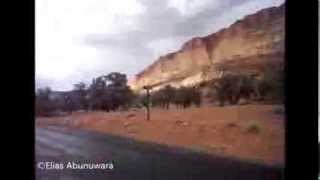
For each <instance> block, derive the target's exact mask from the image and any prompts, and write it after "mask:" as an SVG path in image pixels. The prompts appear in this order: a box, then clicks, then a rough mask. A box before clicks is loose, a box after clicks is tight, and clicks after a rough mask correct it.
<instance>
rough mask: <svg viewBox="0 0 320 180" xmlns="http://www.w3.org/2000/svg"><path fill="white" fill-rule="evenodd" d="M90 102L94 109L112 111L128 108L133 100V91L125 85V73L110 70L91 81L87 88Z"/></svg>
mask: <svg viewBox="0 0 320 180" xmlns="http://www.w3.org/2000/svg"><path fill="white" fill-rule="evenodd" d="M89 97H90V103H92V105H91V106H92V107H93V108H94V109H101V110H105V111H107V112H108V111H110V110H112V111H114V110H117V109H119V108H120V107H123V108H128V107H129V106H130V105H131V102H132V100H133V97H134V95H133V92H132V91H131V89H130V88H129V86H128V85H127V77H126V75H125V74H121V73H118V72H112V73H110V74H108V75H105V76H100V77H98V78H95V79H94V80H93V81H92V84H91V85H90V88H89Z"/></svg>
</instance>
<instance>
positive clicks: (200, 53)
mask: <svg viewBox="0 0 320 180" xmlns="http://www.w3.org/2000/svg"><path fill="white" fill-rule="evenodd" d="M284 10H285V6H284V4H283V5H281V6H279V7H271V8H267V9H263V10H261V11H259V12H257V13H255V14H252V15H248V16H246V17H244V18H243V19H242V20H239V21H237V22H235V23H234V24H232V25H231V26H229V27H228V28H224V29H221V30H220V31H218V32H216V33H213V34H210V35H208V36H205V37H195V38H193V39H191V40H189V41H188V42H186V43H185V44H183V46H182V47H181V49H180V50H179V51H176V52H173V53H170V54H166V55H163V56H161V57H159V59H158V60H156V61H155V62H154V63H153V64H151V65H149V66H148V67H146V68H145V69H144V70H143V71H141V72H140V73H138V74H137V75H136V76H135V78H134V80H133V81H131V82H130V86H131V88H132V89H134V90H141V89H142V87H143V86H145V85H155V86H156V87H157V88H161V87H163V86H165V85H168V84H170V85H172V86H175V87H179V86H190V85H194V84H198V83H201V82H203V81H206V80H212V79H214V78H217V77H218V75H219V73H220V70H219V68H218V67H219V66H220V65H228V67H230V68H234V69H235V70H239V71H246V72H251V73H260V72H261V65H263V64H265V63H266V62H271V61H277V62H284V35H285V34H284V33H285V27H284V26H285V24H284V21H285V11H284Z"/></svg>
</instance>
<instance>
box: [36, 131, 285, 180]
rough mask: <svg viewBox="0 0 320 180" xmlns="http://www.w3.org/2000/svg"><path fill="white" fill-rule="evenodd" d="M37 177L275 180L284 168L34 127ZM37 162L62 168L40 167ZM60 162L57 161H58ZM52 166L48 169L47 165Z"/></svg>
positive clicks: (46, 179) (74, 179)
mask: <svg viewBox="0 0 320 180" xmlns="http://www.w3.org/2000/svg"><path fill="white" fill-rule="evenodd" d="M35 148H36V179H37V180H84V179H88V180H96V179H103V180H109V179H112V180H129V179H130V180H131V179H137V180H171V179H172V180H198V179H199V180H206V179H210V180H220V179H221V180H236V179H239V180H240V179H241V180H251V179H252V180H278V179H283V178H282V173H281V172H282V169H281V168H277V167H267V166H263V165H258V164H253V163H248V162H242V161H238V160H232V159H226V158H219V157H213V156H209V155H205V154H201V153H196V152H191V151H189V150H185V149H180V148H168V147H166V146H162V145H156V144H148V143H141V142H136V141H134V140H131V139H126V138H120V137H115V136H110V135H105V134H100V133H96V132H90V131H84V130H76V129H64V128H60V127H51V128H39V127H38V128H36V147H35ZM40 162H52V164H60V163H61V164H63V166H64V169H63V170H61V169H60V170H59V169H52V167H50V166H49V167H48V168H47V169H40V168H38V163H40ZM68 162H75V163H77V164H81V163H102V162H104V163H112V164H113V167H114V168H113V169H94V170H90V169H82V170H79V169H67V168H66V165H67V163H68ZM59 167H61V166H59ZM50 168H51V169H50Z"/></svg>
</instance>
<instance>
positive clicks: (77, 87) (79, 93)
mask: <svg viewBox="0 0 320 180" xmlns="http://www.w3.org/2000/svg"><path fill="white" fill-rule="evenodd" d="M72 93H73V94H74V96H75V101H76V104H77V108H78V109H85V110H88V98H87V95H88V91H87V87H86V84H85V83H83V82H79V83H77V84H74V88H73V91H72Z"/></svg>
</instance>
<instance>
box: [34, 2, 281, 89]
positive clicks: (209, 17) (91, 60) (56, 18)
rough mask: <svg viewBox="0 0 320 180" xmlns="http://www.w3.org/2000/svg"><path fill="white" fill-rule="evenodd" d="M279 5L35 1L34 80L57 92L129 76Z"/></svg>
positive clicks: (256, 3)
mask: <svg viewBox="0 0 320 180" xmlns="http://www.w3.org/2000/svg"><path fill="white" fill-rule="evenodd" d="M111 2H112V3H111ZM282 2H283V0H264V1H261V0H201V1H199V0H117V1H110V0H109V1H108V0H106V1H100V0H69V1H67V2H66V1H62V0H37V3H36V4H38V5H37V6H36V24H37V25H36V43H37V44H38V46H37V45H36V76H37V77H41V78H45V79H51V80H52V81H50V82H59V83H54V87H53V88H57V89H64V88H66V86H63V87H62V85H61V84H63V83H65V84H73V83H76V82H78V81H85V82H87V83H88V82H90V81H91V79H92V78H93V77H95V76H98V75H101V74H106V73H109V72H112V71H120V72H123V73H126V74H128V76H129V77H132V76H133V75H134V74H136V73H138V72H139V71H140V70H142V69H143V68H144V67H146V66H147V65H149V64H151V63H152V62H154V61H155V60H156V59H157V57H158V56H160V55H163V54H166V53H168V52H172V51H174V50H178V49H179V48H180V47H181V46H182V44H183V43H184V42H185V41H187V40H189V39H190V38H192V37H195V36H204V35H207V34H210V33H213V32H215V31H217V30H219V29H221V28H223V27H226V26H228V25H230V24H231V23H233V22H234V21H236V20H237V19H240V18H242V17H243V16H244V15H247V14H250V13H254V12H255V11H257V10H259V9H262V8H265V7H269V6H274V5H279V4H280V3H282ZM40 84H41V83H40ZM69 87H70V86H69Z"/></svg>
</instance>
